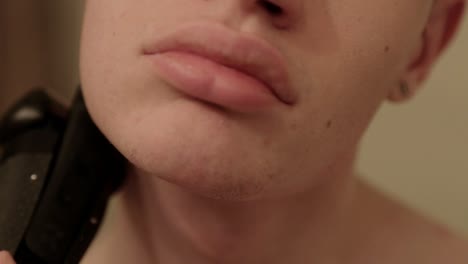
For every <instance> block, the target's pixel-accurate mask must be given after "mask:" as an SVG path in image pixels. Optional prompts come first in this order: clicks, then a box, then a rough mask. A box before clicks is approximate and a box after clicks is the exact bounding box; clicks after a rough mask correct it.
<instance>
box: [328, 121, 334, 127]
mask: <svg viewBox="0 0 468 264" xmlns="http://www.w3.org/2000/svg"><path fill="white" fill-rule="evenodd" d="M332 125H333V121H332V120H328V122H327V128H331V127H332Z"/></svg>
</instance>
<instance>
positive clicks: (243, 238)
mask: <svg viewBox="0 0 468 264" xmlns="http://www.w3.org/2000/svg"><path fill="white" fill-rule="evenodd" d="M349 174H350V173H349V171H348V172H347V173H343V175H334V176H333V177H329V178H328V180H326V181H323V182H322V183H321V184H317V186H314V187H313V188H311V189H310V190H307V191H305V192H302V193H297V194H294V195H291V196H288V197H281V198H277V199H264V200H255V201H242V202H239V201H236V202H233V201H221V200H213V199H209V198H205V197H201V196H198V195H195V194H192V193H189V192H187V191H185V190H184V189H182V188H180V187H179V186H176V185H173V184H171V183H168V182H166V181H163V180H160V179H159V178H157V177H151V176H148V175H142V174H141V173H140V172H138V171H135V170H134V171H132V172H131V173H130V175H129V177H128V178H127V179H128V180H127V182H126V184H125V185H124V186H123V188H122V190H121V191H120V192H119V193H118V194H117V195H116V196H115V198H114V199H113V201H112V206H111V209H110V213H109V214H110V216H109V217H107V218H108V220H107V221H106V222H105V223H104V225H103V228H102V230H101V232H100V233H101V234H100V235H99V236H98V239H96V241H95V244H97V245H96V246H93V247H92V248H95V250H99V251H100V253H99V254H100V255H105V253H103V252H104V251H105V249H104V248H107V249H108V252H109V253H110V252H112V254H113V255H114V256H116V255H115V252H119V253H120V254H121V255H122V256H121V257H119V261H115V260H113V261H109V263H127V262H125V261H123V259H124V258H129V260H131V261H129V262H128V263H135V261H136V259H137V260H138V261H137V262H138V263H164V264H166V263H168V264H172V263H196V264H198V263H200V264H201V263H203V264H207V263H223V264H224V263H226V264H227V263H245V264H249V263H273V264H274V263H304V260H305V259H309V260H311V261H314V262H316V263H322V262H323V261H327V260H330V259H331V258H333V256H335V255H336V253H335V252H336V251H337V250H338V249H339V248H340V247H341V245H340V244H339V242H338V241H341V239H339V238H340V236H341V235H342V234H343V233H344V232H342V230H341V228H344V227H343V226H344V224H345V219H347V218H348V216H349V214H350V208H351V204H352V202H351V201H353V199H352V198H353V196H354V177H351V176H350V175H349ZM340 227H341V228H340ZM100 241H102V242H100ZM119 241H126V242H127V243H126V245H122V244H121V243H119ZM100 245H101V246H100ZM99 248H101V249H99ZM148 252H150V253H148ZM150 254H151V255H150ZM90 255H92V252H91V253H90ZM123 256H126V257H123ZM130 256H132V257H130ZM99 263H107V262H103V261H101V262H99Z"/></svg>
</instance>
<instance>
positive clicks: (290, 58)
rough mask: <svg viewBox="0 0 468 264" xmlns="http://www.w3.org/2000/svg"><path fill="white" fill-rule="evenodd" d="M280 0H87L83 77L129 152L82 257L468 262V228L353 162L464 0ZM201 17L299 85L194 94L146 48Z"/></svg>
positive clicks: (437, 48)
mask: <svg viewBox="0 0 468 264" xmlns="http://www.w3.org/2000/svg"><path fill="white" fill-rule="evenodd" d="M273 2H274V4H275V5H277V6H278V7H280V8H281V9H282V10H284V13H281V14H280V15H278V14H273V13H272V11H271V9H270V10H269V9H268V8H266V7H265V5H264V4H261V3H262V2H259V1H254V0H244V1H241V0H224V1H223V0H219V1H215V0H211V1H202V0H197V1H196V0H159V1H150V0H138V1H135V0H117V1H116V0H93V1H88V2H87V4H86V16H85V20H84V21H85V22H84V30H83V38H82V54H81V71H82V76H81V77H82V78H81V79H82V81H83V92H84V95H85V99H86V103H87V106H88V108H89V110H90V113H91V116H92V117H93V119H94V121H95V122H96V124H97V125H98V127H99V128H100V129H101V130H102V131H103V133H104V134H105V135H106V136H107V138H109V140H110V141H111V142H112V143H113V144H114V145H115V146H116V147H117V148H118V149H119V151H120V152H121V153H122V154H123V155H125V156H126V158H127V159H128V160H129V167H128V177H127V181H126V183H125V184H124V186H123V187H122V189H121V190H120V191H119V192H118V193H117V194H116V196H115V197H114V199H113V200H112V205H111V207H110V210H109V212H108V214H107V218H106V220H105V221H104V223H103V226H102V229H101V231H100V233H99V235H98V236H97V237H96V239H95V241H94V242H93V244H92V246H91V248H90V249H89V251H88V253H87V255H86V256H85V258H84V260H83V263H84V264H94V263H121V264H125V263H142V264H146V263H148V264H149V263H161V264H178V263H193V264H211V263H222V264H234V263H243V264H251V263H252V264H253V263H255V264H258V263H269V264H276V263H291V264H302V263H321V264H322V263H323V264H342V263H346V264H349V263H351V264H373V263H384V264H387V263H389V264H390V263H392V264H393V263H403V264H406V263H408V264H409V263H429V264H432V263H434V264H435V263H460V264H462V263H468V253H467V252H468V250H467V249H468V244H467V242H465V241H463V240H462V239H461V238H458V237H457V236H456V235H453V234H451V233H450V232H448V231H446V230H445V229H444V228H442V227H440V226H439V225H438V224H435V223H432V222H430V221H429V220H427V219H425V218H424V217H422V216H420V215H418V214H417V213H415V212H412V211H411V210H408V209H406V208H405V207H404V206H402V205H400V204H398V203H396V202H394V201H392V200H391V199H389V198H387V197H385V196H383V195H381V194H380V193H379V192H378V191H376V190H374V189H373V188H371V187H369V186H367V185H366V184H364V183H362V182H361V181H360V180H359V179H358V177H357V176H356V173H355V172H354V171H355V170H354V160H355V156H356V149H357V148H358V144H359V141H360V139H361V137H362V135H363V133H364V131H365V130H366V128H367V126H368V124H369V123H370V122H371V120H372V117H373V115H374V114H375V112H376V111H377V109H378V108H379V107H380V105H381V104H382V103H383V102H384V101H386V100H390V101H397V102H400V101H404V100H407V99H408V98H410V97H411V96H412V95H414V94H415V93H416V91H417V90H418V88H419V87H420V85H421V83H422V82H423V81H424V80H425V78H426V77H427V76H428V75H429V73H430V71H431V68H432V66H433V65H434V63H435V62H436V60H437V58H438V57H439V55H440V54H441V52H442V51H443V50H444V48H445V47H446V46H447V44H448V43H449V41H450V40H451V37H452V36H453V33H454V32H455V31H456V28H457V25H458V21H459V19H460V18H461V17H462V14H463V7H464V4H465V1H463V0H439V1H427V0H413V1H407V0H377V1H376V0H362V1H351V0H349V1H348V0H344V1H327V0H324V1H305V0H288V1H282V0H276V1H273ZM383 10H384V11H385V12H382V11H383ZM194 23H195V24H200V23H201V24H202V25H205V26H207V25H212V24H216V25H218V26H220V27H224V28H225V29H226V30H227V31H229V32H234V34H239V35H240V34H241V33H242V34H244V35H245V34H246V35H248V36H249V37H253V38H260V39H262V40H263V41H266V42H267V43H268V45H271V46H273V47H274V48H275V49H277V50H278V51H279V53H280V54H282V56H284V58H285V61H286V63H285V65H286V66H285V67H286V69H287V73H288V76H289V78H290V82H291V89H292V90H293V91H294V92H295V93H296V96H297V98H298V100H297V101H296V102H295V103H294V104H292V105H289V106H285V105H284V104H281V103H278V104H273V105H272V106H271V107H270V108H268V109H262V110H264V111H250V112H242V111H238V109H237V108H236V107H232V105H229V104H226V105H220V108H217V109H216V110H214V109H213V108H210V107H207V106H206V104H204V103H202V102H201V100H194V99H193V98H187V97H186V96H183V95H181V93H180V92H179V91H180V89H181V87H178V84H177V83H171V82H170V81H167V80H166V79H164V78H163V77H162V76H160V74H157V73H156V74H155V72H154V69H153V68H152V64H151V60H150V59H148V57H146V56H145V55H144V54H142V52H141V50H142V47H144V46H145V45H147V43H151V42H153V41H155V36H156V37H160V36H165V35H166V34H170V33H171V32H172V31H174V30H177V29H179V28H181V27H184V26H187V25H192V24H194ZM207 27H209V26H207ZM156 39H157V38H156ZM209 44H210V43H209V41H207V43H206V45H209ZM402 82H404V83H406V84H407V85H408V90H407V91H402V89H401V85H400V84H401V83H402ZM182 88H183V87H182ZM214 92H216V91H214ZM205 95H206V94H205Z"/></svg>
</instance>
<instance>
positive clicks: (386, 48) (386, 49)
mask: <svg viewBox="0 0 468 264" xmlns="http://www.w3.org/2000/svg"><path fill="white" fill-rule="evenodd" d="M389 51H390V47H389V46H388V45H387V46H385V53H387V52H389Z"/></svg>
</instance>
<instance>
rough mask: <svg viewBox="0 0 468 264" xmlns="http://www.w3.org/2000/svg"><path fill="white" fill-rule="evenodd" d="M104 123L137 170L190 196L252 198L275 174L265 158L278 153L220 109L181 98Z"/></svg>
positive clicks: (263, 191)
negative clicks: (190, 194) (212, 108)
mask: <svg viewBox="0 0 468 264" xmlns="http://www.w3.org/2000/svg"><path fill="white" fill-rule="evenodd" d="M137 120H138V121H137ZM103 123H104V122H103ZM105 124H106V126H107V127H105V128H103V130H104V133H105V134H106V136H107V137H108V138H109V139H110V141H111V142H112V143H113V144H114V145H115V146H116V148H117V149H118V150H119V151H120V152H121V153H122V154H123V155H124V156H125V157H126V158H127V159H128V161H129V162H130V164H131V165H132V167H134V169H135V170H136V171H137V172H140V173H139V174H141V175H144V177H158V178H159V179H162V180H164V181H167V182H170V183H172V184H174V185H176V186H178V187H180V188H182V189H184V190H185V191H187V192H190V193H194V194H196V195H200V196H203V197H208V198H212V199H222V200H232V201H242V200H252V199H255V198H259V197H262V196H263V195H264V193H265V191H266V190H267V189H268V186H269V185H270V184H271V182H273V181H274V179H275V178H276V176H275V172H276V171H277V169H278V168H277V167H276V166H274V165H273V164H275V162H271V161H272V160H274V159H275V158H277V157H275V155H273V154H272V153H278V152H276V151H274V150H272V149H269V148H266V146H265V145H264V141H263V140H261V139H262V136H260V135H255V133H258V131H257V132H255V131H254V130H252V129H248V127H246V126H245V124H243V123H240V122H238V121H236V120H231V119H229V118H228V117H226V116H225V115H223V114H222V113H218V112H213V111H211V110H206V109H205V108H200V107H199V106H195V107H194V105H192V104H187V103H182V104H177V105H172V106H167V107H166V108H159V109H151V108H147V112H145V111H143V110H141V111H140V110H137V112H134V113H133V114H131V113H130V112H127V114H121V115H119V118H118V120H115V119H114V120H107V122H105ZM256 138H257V140H256ZM258 157H262V159H259V158H258Z"/></svg>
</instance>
